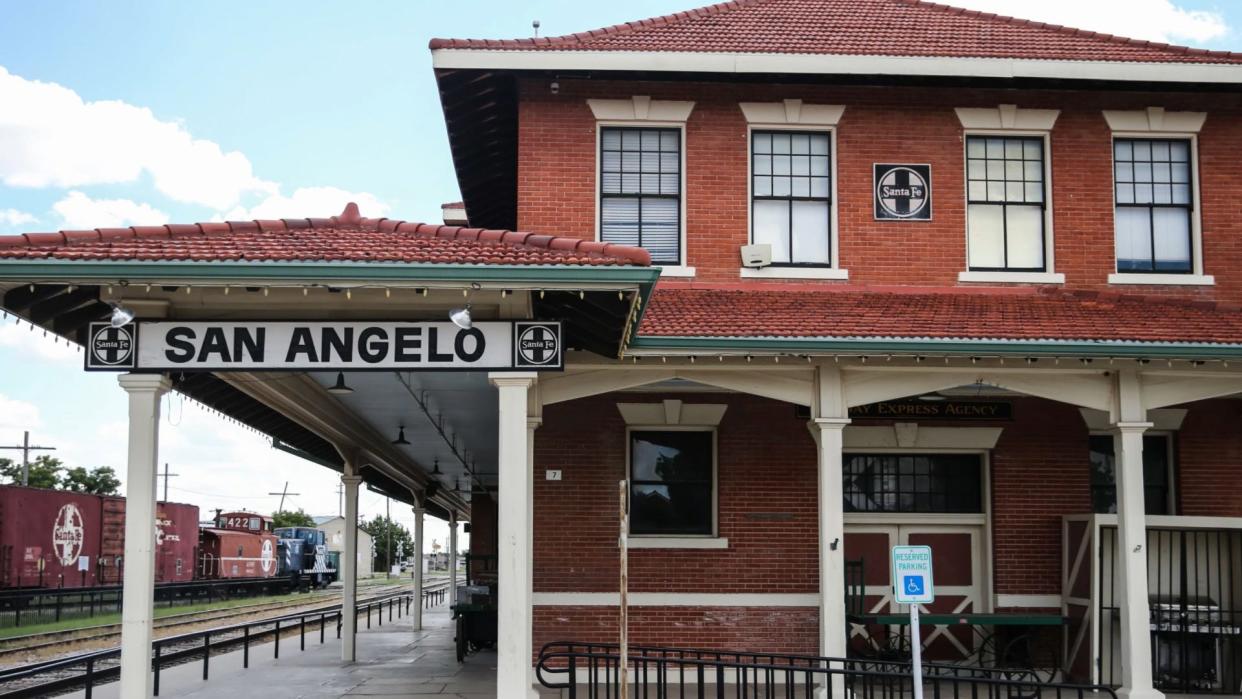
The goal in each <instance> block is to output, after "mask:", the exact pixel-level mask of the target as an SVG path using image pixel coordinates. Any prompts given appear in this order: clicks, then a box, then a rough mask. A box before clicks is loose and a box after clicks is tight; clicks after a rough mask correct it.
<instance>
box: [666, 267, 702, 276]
mask: <svg viewBox="0 0 1242 699" xmlns="http://www.w3.org/2000/svg"><path fill="white" fill-rule="evenodd" d="M696 271H697V270H695V268H693V267H686V266H685V265H665V266H662V267H660V276H661V277H693V276H694V274H695V272H696Z"/></svg>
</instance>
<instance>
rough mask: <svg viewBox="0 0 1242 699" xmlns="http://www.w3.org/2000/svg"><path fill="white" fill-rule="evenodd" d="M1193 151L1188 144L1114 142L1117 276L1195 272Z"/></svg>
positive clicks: (1184, 141) (1174, 141) (1180, 141)
mask: <svg viewBox="0 0 1242 699" xmlns="http://www.w3.org/2000/svg"><path fill="white" fill-rule="evenodd" d="M1190 149H1191V142H1190V141H1189V140H1188V139H1138V138H1119V139H1116V140H1115V141H1114V142H1113V180H1114V202H1115V209H1114V219H1113V220H1114V225H1115V228H1116V236H1117V237H1116V241H1117V243H1116V244H1117V271H1118V272H1121V273H1125V272H1149V273H1150V272H1168V273H1182V274H1190V273H1192V272H1193V271H1194V262H1193V255H1192V242H1191V241H1192V230H1191V228H1192V212H1193V204H1192V201H1193V199H1192V197H1191V172H1190V161H1191V158H1190Z"/></svg>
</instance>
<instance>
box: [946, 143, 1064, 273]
mask: <svg viewBox="0 0 1242 699" xmlns="http://www.w3.org/2000/svg"><path fill="white" fill-rule="evenodd" d="M1045 157H1046V156H1045V147H1044V139H1043V138H1041V137H1038V136H967V137H966V202H967V203H966V218H967V221H966V228H967V236H968V239H969V240H968V248H969V249H968V256H969V266H970V269H971V270H972V271H984V272H988V271H991V272H1042V271H1045V270H1046V269H1047V259H1046V258H1047V249H1046V248H1047V245H1046V243H1045V241H1046V237H1047V236H1046V232H1045V219H1046V217H1045V207H1046V206H1047V188H1046V186H1045V176H1044V174H1045V168H1044V162H1045Z"/></svg>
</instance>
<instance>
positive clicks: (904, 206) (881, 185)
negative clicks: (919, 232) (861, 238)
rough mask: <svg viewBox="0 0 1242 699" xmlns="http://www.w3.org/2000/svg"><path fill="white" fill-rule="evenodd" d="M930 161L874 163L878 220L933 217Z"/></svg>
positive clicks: (914, 219) (929, 218)
mask: <svg viewBox="0 0 1242 699" xmlns="http://www.w3.org/2000/svg"><path fill="white" fill-rule="evenodd" d="M931 201H932V195H931V165H892V164H887V163H876V164H875V217H876V220H879V221H930V220H931V217H932V205H931Z"/></svg>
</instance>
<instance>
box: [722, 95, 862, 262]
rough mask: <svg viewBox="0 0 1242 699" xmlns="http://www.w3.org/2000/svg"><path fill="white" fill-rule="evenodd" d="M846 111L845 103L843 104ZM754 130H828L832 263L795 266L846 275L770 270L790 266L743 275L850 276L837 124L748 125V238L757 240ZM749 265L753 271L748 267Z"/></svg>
mask: <svg viewBox="0 0 1242 699" xmlns="http://www.w3.org/2000/svg"><path fill="white" fill-rule="evenodd" d="M841 109H842V111H844V109H845V107H841ZM755 131H804V132H805V131H822V132H825V133H827V134H828V180H829V182H828V185H829V187H831V190H832V191H831V193H830V195H829V197H830V198H829V200H828V258H829V260H830V261H831V263H832V264H831V265H828V266H825V267H814V268H792V269H803V270H808V272H809V270H816V271H821V272H823V273H825V274H833V273H835V274H841V275H843V276H840V277H837V276H822V277H821V276H801V275H798V276H795V275H793V274H792V273H786V272H776V271H772V272H768V270H776V269H781V270H788V269H791V268H789V267H779V268H777V267H764V268H745V267H743V268H742V273H741V277H742V278H743V279H747V278H755V279H849V272H848V271H846V270H844V269H841V268H840V265H841V226H840V223H839V220H838V216H837V209H838V207H837V129H836V126H835V125H834V126H822V127H820V128H818V129H817V128H806V127H805V126H803V125H801V124H792V125H791V124H786V123H767V124H763V123H750V124H747V126H746V240H747V242H749V243H751V244H754V241H755V221H754V214H755V173H754V171H753V170H752V167H753V165H754V160H755V158H754V153H753V151H754V145H753V143H754V133H755ZM792 257H793V250H790V258H791V259H792ZM747 269H750V272H747V271H746V270H747Z"/></svg>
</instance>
